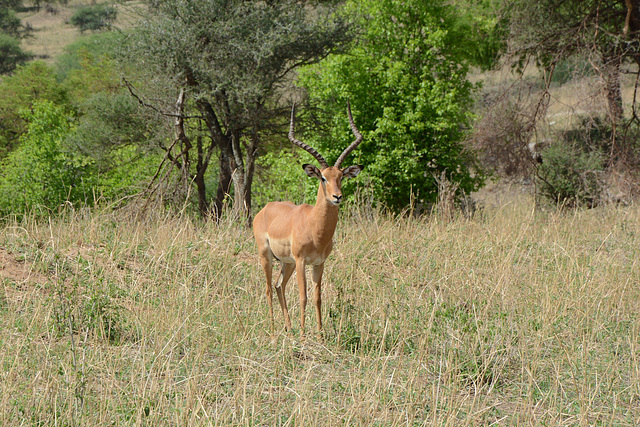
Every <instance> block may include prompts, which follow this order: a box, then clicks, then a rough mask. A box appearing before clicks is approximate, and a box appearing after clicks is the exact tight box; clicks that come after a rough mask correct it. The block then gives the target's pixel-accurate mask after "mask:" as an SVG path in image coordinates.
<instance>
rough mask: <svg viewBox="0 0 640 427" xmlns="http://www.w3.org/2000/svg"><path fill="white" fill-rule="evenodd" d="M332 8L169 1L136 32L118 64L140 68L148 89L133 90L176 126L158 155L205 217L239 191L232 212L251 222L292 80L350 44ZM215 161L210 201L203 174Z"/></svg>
mask: <svg viewBox="0 0 640 427" xmlns="http://www.w3.org/2000/svg"><path fill="white" fill-rule="evenodd" d="M332 10H333V7H332V6H331V2H328V4H322V3H321V4H318V2H313V3H308V2H299V1H294V0H272V1H267V2H247V1H241V0H213V1H208V0H193V1H183V0H170V1H162V2H152V7H151V8H150V13H149V14H147V15H146V17H145V18H143V19H142V20H141V21H140V23H139V24H138V25H137V26H136V29H135V31H134V32H133V33H132V34H131V37H130V39H129V43H128V44H127V46H126V47H127V50H126V51H125V52H123V56H122V58H123V59H124V60H125V61H126V62H128V63H130V64H140V67H139V68H140V69H143V70H144V72H145V77H141V79H142V80H143V81H145V84H144V86H142V87H140V86H135V85H134V84H131V85H130V86H129V88H130V90H131V93H132V94H134V95H135V96H136V97H137V98H138V99H139V100H140V102H141V103H143V104H145V105H148V106H149V107H151V108H154V109H156V110H157V111H162V112H163V113H164V114H165V115H166V116H167V117H168V118H171V120H173V126H174V129H175V138H174V139H173V141H172V142H171V143H170V144H165V145H163V146H162V148H163V149H164V150H165V152H166V158H167V160H168V161H169V162H170V164H171V165H172V166H173V167H174V168H176V169H177V170H178V171H180V175H181V176H182V177H183V179H184V181H183V182H186V183H188V185H191V183H193V184H194V185H195V187H196V193H197V198H198V205H199V210H200V212H201V213H202V215H204V216H208V215H213V216H214V217H215V218H217V217H219V215H220V213H221V211H222V206H223V200H224V198H225V195H226V194H227V193H229V192H233V195H234V204H233V206H234V211H235V212H237V213H239V214H242V215H244V216H246V217H249V216H250V212H251V186H252V180H253V174H254V167H255V159H256V156H257V153H258V148H259V147H260V146H261V145H262V144H263V141H264V139H265V138H266V137H267V136H268V135H269V133H270V132H273V129H274V125H277V124H278V121H280V120H281V118H282V116H283V113H284V112H285V111H286V109H284V110H283V109H282V108H281V107H280V105H279V104H278V98H279V97H280V96H282V95H281V94H282V93H283V88H284V87H286V85H287V84H288V82H289V81H290V72H291V71H292V70H293V69H295V68H296V67H298V66H300V65H302V64H309V63H313V62H315V61H317V60H319V59H321V58H323V57H325V56H326V55H327V54H328V53H329V52H331V51H333V50H335V49H337V48H339V47H341V46H342V45H343V44H344V43H345V42H347V41H348V40H349V39H350V37H351V34H350V32H349V31H348V25H347V23H346V22H345V20H343V19H340V18H339V17H337V16H335V15H332ZM154 90H155V92H154ZM167 94H171V95H172V98H167ZM151 98H153V99H154V101H153V102H151V101H148V100H149V99H151ZM159 99H162V102H160V101H155V100H159ZM214 154H218V155H219V162H218V185H217V190H216V195H215V197H214V201H213V203H211V201H210V199H209V196H208V194H207V188H206V173H207V171H208V168H209V165H210V163H211V162H212V159H213V156H214ZM231 183H232V184H233V190H231V189H230V187H231Z"/></svg>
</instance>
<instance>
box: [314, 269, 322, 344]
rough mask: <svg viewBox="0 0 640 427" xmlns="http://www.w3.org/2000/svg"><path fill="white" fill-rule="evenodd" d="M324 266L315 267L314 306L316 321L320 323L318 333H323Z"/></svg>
mask: <svg viewBox="0 0 640 427" xmlns="http://www.w3.org/2000/svg"><path fill="white" fill-rule="evenodd" d="M323 271H324V264H320V265H314V266H313V285H314V286H313V305H314V306H315V309H316V320H317V322H318V332H322V311H321V308H322V294H321V293H322V272H323Z"/></svg>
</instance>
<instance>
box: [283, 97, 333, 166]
mask: <svg viewBox="0 0 640 427" xmlns="http://www.w3.org/2000/svg"><path fill="white" fill-rule="evenodd" d="M295 109H296V103H295V102H294V103H293V107H291V126H290V127H289V141H291V142H292V143H293V144H294V145H297V146H298V147H300V148H302V149H303V150H305V151H307V152H308V153H309V154H311V155H312V156H313V157H315V159H316V160H317V161H318V162H319V163H320V166H322V169H325V168H328V167H329V164H328V163H327V161H326V160H325V159H324V157H322V156H321V155H320V153H318V152H317V151H316V150H315V149H314V148H313V147H310V146H308V145H307V144H305V143H304V142H302V141H298V140H297V139H296V138H295V137H294V136H293V129H294V124H293V122H294V111H295Z"/></svg>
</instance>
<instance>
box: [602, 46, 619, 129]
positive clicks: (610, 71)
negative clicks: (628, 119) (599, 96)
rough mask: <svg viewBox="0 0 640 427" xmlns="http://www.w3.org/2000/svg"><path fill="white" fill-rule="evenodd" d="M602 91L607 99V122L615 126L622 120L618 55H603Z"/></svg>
mask: <svg viewBox="0 0 640 427" xmlns="http://www.w3.org/2000/svg"><path fill="white" fill-rule="evenodd" d="M603 62H604V76H603V77H604V89H605V95H606V97H607V108H608V114H609V120H610V121H611V123H612V124H613V125H614V126H615V125H616V124H617V123H619V122H620V121H621V120H622V119H623V118H624V110H623V108H622V92H621V89H620V65H621V62H622V57H621V56H620V55H616V54H612V55H604V56H603Z"/></svg>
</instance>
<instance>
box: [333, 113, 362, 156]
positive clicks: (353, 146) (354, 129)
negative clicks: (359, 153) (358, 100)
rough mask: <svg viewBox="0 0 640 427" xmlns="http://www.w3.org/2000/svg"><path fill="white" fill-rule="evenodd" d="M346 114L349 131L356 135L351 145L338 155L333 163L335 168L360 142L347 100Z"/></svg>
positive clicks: (359, 135)
mask: <svg viewBox="0 0 640 427" xmlns="http://www.w3.org/2000/svg"><path fill="white" fill-rule="evenodd" d="M347 114H348V115H349V126H351V131H352V132H353V134H354V135H355V136H356V140H355V141H353V142H352V143H351V145H350V146H348V147H347V148H346V150H344V151H343V152H342V154H340V157H338V160H336V164H335V167H337V168H339V167H340V165H341V164H342V162H343V161H344V159H345V158H346V157H347V156H348V155H349V153H351V152H352V151H353V150H354V149H355V148H356V147H357V146H358V145H359V144H360V143H361V142H362V134H361V133H360V131H358V128H357V127H356V124H355V123H354V122H353V116H352V115H351V105H350V104H349V101H347Z"/></svg>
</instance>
